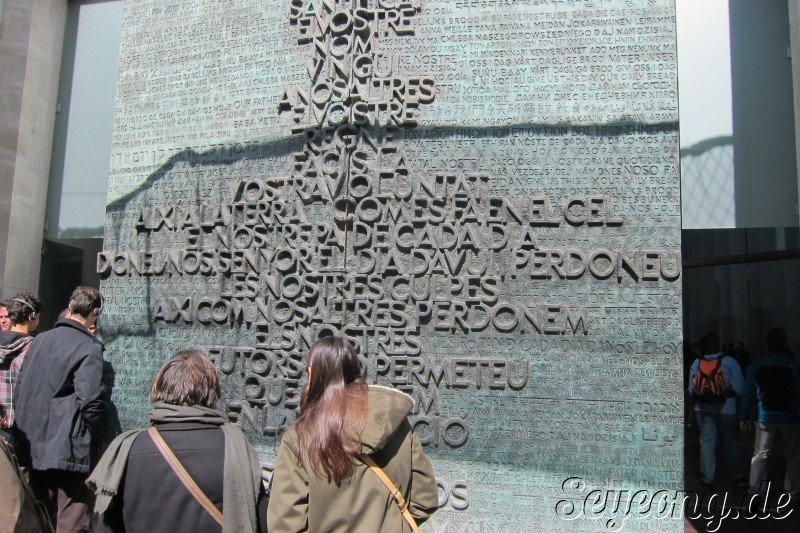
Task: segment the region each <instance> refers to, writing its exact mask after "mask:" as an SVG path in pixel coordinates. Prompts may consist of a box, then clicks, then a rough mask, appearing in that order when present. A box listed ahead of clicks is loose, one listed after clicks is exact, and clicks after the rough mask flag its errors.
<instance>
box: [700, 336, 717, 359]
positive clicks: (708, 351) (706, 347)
mask: <svg viewBox="0 0 800 533" xmlns="http://www.w3.org/2000/svg"><path fill="white" fill-rule="evenodd" d="M717 353H719V335H717V334H716V333H714V332H713V331H712V332H711V333H708V334H706V336H705V337H703V355H714V354H717Z"/></svg>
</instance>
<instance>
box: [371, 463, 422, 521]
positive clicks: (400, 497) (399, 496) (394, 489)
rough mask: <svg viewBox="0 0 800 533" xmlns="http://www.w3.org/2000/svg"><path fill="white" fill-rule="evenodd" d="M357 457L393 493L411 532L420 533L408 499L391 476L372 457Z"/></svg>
mask: <svg viewBox="0 0 800 533" xmlns="http://www.w3.org/2000/svg"><path fill="white" fill-rule="evenodd" d="M356 457H358V458H359V459H360V460H361V462H363V463H364V464H365V465H367V466H368V467H369V469H370V470H372V471H373V472H374V473H375V475H376V476H378V478H379V479H380V480H381V481H382V482H383V484H384V485H386V488H387V489H389V492H391V493H392V497H393V498H394V501H395V502H396V503H397V506H398V507H399V508H400V514H402V515H403V518H405V520H406V522H408V525H409V526H411V531H413V532H414V533H418V532H419V528H418V527H417V522H416V521H415V520H414V517H413V516H412V515H411V511H409V510H408V502H406V499H405V498H404V497H403V495H402V494H401V493H400V489H398V488H397V487H396V486H395V484H394V483H392V480H391V479H389V476H387V475H386V473H385V472H384V471H383V469H382V468H381V467H379V466H378V465H377V464H376V463H375V461H374V460H373V459H372V457H370V456H369V455H367V454H365V453H361V454H358V455H357V456H356Z"/></svg>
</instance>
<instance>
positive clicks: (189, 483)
mask: <svg viewBox="0 0 800 533" xmlns="http://www.w3.org/2000/svg"><path fill="white" fill-rule="evenodd" d="M147 433H148V434H149V435H150V438H151V439H153V442H154V443H155V445H156V448H158V451H159V452H161V455H163V456H164V459H166V460H167V464H169V466H170V467H171V468H172V471H173V472H175V475H177V476H178V479H180V480H181V483H183V486H184V487H186V490H188V491H189V493H190V494H191V495H192V496H194V499H195V500H197V501H198V503H200V505H202V506H203V509H205V510H206V512H208V514H210V515H211V518H213V519H214V520H215V521H216V522H217V523H218V524H219V525H222V512H221V511H220V510H219V509H217V508H216V507H215V506H214V504H213V503H211V500H209V499H208V496H206V495H205V493H204V492H203V491H202V490H201V489H200V487H198V486H197V483H195V482H194V480H193V479H192V476H190V475H189V472H187V471H186V469H185V468H184V467H183V465H182V464H181V462H180V461H178V458H177V457H175V454H174V453H172V450H171V449H170V447H169V446H168V445H167V443H166V442H164V439H163V438H162V437H161V434H160V433H159V432H158V430H157V429H156V428H154V427H151V428H150V429H149V430H147Z"/></svg>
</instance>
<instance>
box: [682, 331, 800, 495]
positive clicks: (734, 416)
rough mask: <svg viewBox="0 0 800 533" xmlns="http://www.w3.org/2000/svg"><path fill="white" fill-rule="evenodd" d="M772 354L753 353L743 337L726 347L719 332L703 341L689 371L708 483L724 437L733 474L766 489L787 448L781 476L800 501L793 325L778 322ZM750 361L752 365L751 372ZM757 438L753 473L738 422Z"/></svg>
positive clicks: (703, 477) (756, 489) (769, 342)
mask: <svg viewBox="0 0 800 533" xmlns="http://www.w3.org/2000/svg"><path fill="white" fill-rule="evenodd" d="M765 342H766V346H767V353H766V354H764V355H762V356H761V357H757V358H755V359H753V360H751V358H750V354H749V352H747V350H745V349H744V345H743V343H741V342H739V343H736V344H735V345H734V344H733V343H731V344H729V345H727V346H725V347H723V346H721V345H720V342H719V337H718V336H717V335H716V334H715V333H709V334H707V335H706V336H705V337H703V338H702V339H701V340H700V341H698V342H697V343H695V345H694V347H693V349H694V350H695V353H696V355H697V357H696V358H695V359H694V361H693V362H692V363H691V367H690V370H689V373H688V383H689V387H688V392H689V396H690V398H691V400H692V401H693V403H694V416H695V420H696V422H697V424H698V429H699V435H700V489H701V490H702V491H709V490H713V489H714V483H715V479H716V451H715V448H716V442H717V438H718V437H719V440H720V444H721V446H720V448H721V449H722V452H723V456H724V458H725V466H726V469H725V470H726V473H727V478H728V480H729V481H730V482H731V483H732V484H733V485H735V486H740V487H743V488H746V489H749V490H751V491H753V493H755V494H766V492H767V491H768V490H769V484H768V483H767V482H768V481H769V480H770V463H771V460H772V459H773V458H774V457H775V456H776V455H777V454H778V453H780V452H781V450H782V452H783V460H784V469H785V471H784V475H783V482H782V483H780V485H782V487H783V489H784V490H785V491H786V493H788V494H789V495H790V497H791V502H792V504H793V507H797V506H798V505H800V363H798V361H797V360H796V359H795V357H794V354H793V352H792V351H791V350H790V349H789V347H788V345H787V336H786V332H785V331H784V330H783V329H781V328H772V329H770V330H769V331H768V332H767V334H766V337H765ZM742 368H745V369H746V373H745V374H744V375H743V372H742ZM754 407H755V442H754V449H753V456H752V459H751V461H750V473H749V476H748V475H747V474H746V473H745V472H744V471H743V470H742V464H741V462H740V459H739V451H738V450H739V448H738V443H737V437H736V428H737V426H738V428H739V429H740V430H742V431H750V430H751V429H752V423H751V418H752V417H753V408H754Z"/></svg>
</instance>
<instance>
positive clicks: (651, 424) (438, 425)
mask: <svg viewBox="0 0 800 533" xmlns="http://www.w3.org/2000/svg"><path fill="white" fill-rule="evenodd" d="M674 26H675V11H674V6H673V2H672V0H508V1H506V0H503V1H500V0H463V1H459V0H449V1H424V2H423V1H420V0H281V1H278V0H275V1H265V0H227V1H219V0H214V1H212V0H140V1H136V2H133V1H129V2H128V3H127V4H126V15H125V26H124V34H123V45H122V53H121V58H120V71H119V86H118V95H117V108H118V109H117V116H116V119H115V131H114V139H113V156H112V162H111V171H110V181H109V206H108V215H107V226H106V237H105V247H104V251H103V252H102V253H101V254H100V255H99V257H98V264H97V268H98V271H99V272H100V273H101V274H102V275H103V283H102V291H103V293H104V294H105V295H106V296H107V303H106V308H105V314H104V317H103V324H102V333H103V336H104V337H105V339H106V340H107V341H108V349H107V358H108V360H109V361H110V362H111V364H112V365H113V367H114V371H115V388H114V393H113V399H114V401H115V403H116V406H117V409H118V411H119V417H120V421H121V423H122V426H123V427H124V428H127V427H130V426H134V425H140V424H142V423H143V422H144V421H145V420H146V414H147V411H148V407H147V403H146V385H147V383H148V381H149V379H150V378H151V377H152V375H153V374H154V372H155V370H156V369H157V368H158V367H159V365H160V364H161V362H162V361H163V360H164V358H165V357H167V356H168V355H170V354H171V353H173V352H174V351H175V350H177V349H179V348H181V347H184V346H188V345H196V346H202V347H203V348H204V349H206V350H207V351H208V353H209V354H210V355H211V356H212V357H213V359H214V361H215V362H216V364H217V365H218V366H219V369H220V373H221V376H222V381H223V388H224V396H225V398H224V409H225V410H226V411H227V412H228V413H229V415H230V416H231V417H232V418H234V419H236V420H238V422H239V423H240V424H241V425H242V427H243V428H244V429H245V431H246V432H247V434H248V436H249V437H250V438H251V440H252V441H253V442H254V443H255V444H256V445H257V447H258V448H259V450H260V452H261V454H262V458H263V459H264V461H265V462H266V463H269V461H270V460H271V458H272V457H274V454H275V451H276V447H275V443H276V439H277V438H278V435H279V434H280V431H281V430H282V429H283V428H285V427H286V426H287V425H288V424H289V423H291V421H292V420H293V418H294V415H295V412H296V409H297V405H298V399H299V394H300V391H301V389H302V387H303V385H304V382H303V377H302V374H303V370H304V356H305V353H306V351H307V348H308V346H309V345H310V343H312V342H313V340H314V339H315V338H316V337H317V336H319V335H325V334H329V333H334V332H336V333H343V334H346V335H348V336H350V337H351V338H352V339H353V340H354V341H355V342H356V344H357V345H358V348H359V352H360V354H361V356H362V357H363V359H364V361H365V363H366V366H367V368H368V372H369V380H370V382H371V383H379V384H382V385H388V386H394V387H397V388H399V389H401V390H404V391H406V392H408V393H409V394H411V395H412V396H413V397H414V398H415V399H416V408H415V411H414V413H413V415H412V417H411V422H412V423H413V425H414V426H415V428H416V430H417V432H418V433H419V435H420V436H421V438H422V440H423V442H424V443H425V444H426V445H427V450H428V452H429V454H430V455H431V457H432V458H433V460H434V466H435V468H436V472H437V477H438V478H439V480H440V495H441V509H440V512H439V513H437V515H436V516H435V518H434V519H433V521H432V524H433V526H432V527H431V529H430V530H435V531H465V530H473V531H501V530H502V531H506V530H509V529H513V530H515V531H542V530H552V529H570V530H587V531H589V530H591V531H594V530H598V529H605V528H607V527H608V528H614V527H615V526H616V525H620V522H613V521H612V522H610V523H609V522H608V520H609V516H611V515H609V516H606V515H605V514H602V513H599V512H597V511H596V509H597V508H596V507H595V508H594V509H595V513H594V515H592V514H591V513H590V512H589V511H590V510H591V509H590V508H589V507H585V506H584V503H585V497H586V496H587V495H589V494H590V491H591V490H593V489H596V488H599V489H604V490H606V489H613V490H628V491H630V492H629V494H632V493H633V492H634V491H637V490H641V491H644V492H642V493H640V494H644V495H654V494H655V493H656V491H658V490H665V491H673V493H674V491H675V490H676V489H680V488H681V486H682V477H683V462H682V454H683V436H682V435H683V433H682V432H683V429H682V428H683V424H682V413H683V407H682V405H683V395H682V380H681V373H682V369H681V361H682V355H681V352H682V347H681V344H682V340H681V285H680V282H681V277H680V276H681V271H680V264H681V261H680V205H679V199H680V190H679V179H678V142H677V141H678V139H677V135H678V134H677V92H676V91H677V67H676V46H675V27H674ZM603 494H605V493H603ZM662 497H663V496H662ZM609 509H610V508H609ZM636 509H639V510H640V511H641V512H639V516H638V517H635V518H629V519H628V522H627V523H626V526H629V525H631V524H635V527H637V528H643V529H645V530H648V529H659V530H660V529H661V528H667V529H670V528H675V529H676V530H677V529H678V528H682V527H683V525H682V522H681V521H680V520H669V519H664V516H663V515H662V516H654V513H653V512H652V511H653V509H645V508H644V506H643V505H642V504H641V502H640V504H639V505H638V506H635V509H634V511H635V510H636ZM587 513H588V514H587ZM617 513H618V514H617V515H614V516H615V517H616V519H617V520H621V519H622V518H620V517H621V516H622V515H621V514H620V513H622V511H618V512H617ZM645 515H646V516H645ZM611 519H612V520H613V519H614V517H611ZM567 520H571V521H567Z"/></svg>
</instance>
